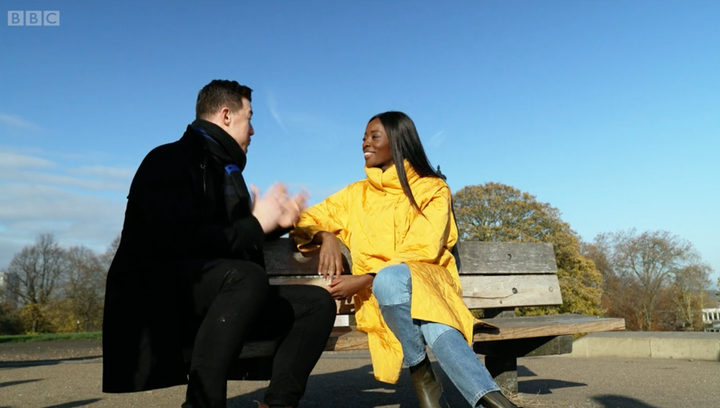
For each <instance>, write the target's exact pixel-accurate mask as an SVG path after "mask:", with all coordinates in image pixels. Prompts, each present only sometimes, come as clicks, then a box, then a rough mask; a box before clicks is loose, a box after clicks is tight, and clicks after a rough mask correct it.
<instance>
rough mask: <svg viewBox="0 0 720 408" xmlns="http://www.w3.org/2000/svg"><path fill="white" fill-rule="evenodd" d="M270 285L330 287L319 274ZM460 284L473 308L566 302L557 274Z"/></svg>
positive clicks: (344, 307)
mask: <svg viewBox="0 0 720 408" xmlns="http://www.w3.org/2000/svg"><path fill="white" fill-rule="evenodd" d="M270 284H271V285H315V286H320V287H323V288H325V287H327V285H326V283H325V281H324V280H323V279H322V278H319V277H317V275H314V276H283V277H272V278H270ZM460 284H461V285H462V287H463V300H464V301H465V304H466V305H467V307H468V308H469V309H486V308H497V307H523V306H554V305H560V304H562V296H561V293H560V284H559V282H558V278H557V275H509V276H505V275H495V276H480V275H477V276H466V275H463V276H461V277H460ZM513 289H514V290H515V293H513ZM354 311H355V309H354V306H353V304H352V302H347V301H338V313H340V314H348V313H354Z"/></svg>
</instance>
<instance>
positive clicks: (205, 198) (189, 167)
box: [103, 121, 264, 392]
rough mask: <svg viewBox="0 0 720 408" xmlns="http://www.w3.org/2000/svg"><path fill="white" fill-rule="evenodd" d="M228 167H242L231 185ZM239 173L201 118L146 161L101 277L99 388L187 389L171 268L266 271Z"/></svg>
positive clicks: (236, 159)
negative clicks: (239, 264) (192, 265)
mask: <svg viewBox="0 0 720 408" xmlns="http://www.w3.org/2000/svg"><path fill="white" fill-rule="evenodd" d="M228 164H235V165H236V166H237V168H238V169H239V170H240V171H239V172H237V173H236V174H234V176H236V178H235V180H234V181H235V183H230V182H229V180H230V179H229V177H228V176H227V175H226V170H225V166H226V165H228ZM244 167H245V154H244V152H243V151H242V150H241V149H240V147H239V145H238V144H237V143H236V142H235V141H234V140H233V139H232V138H231V137H230V136H229V135H228V134H227V133H226V132H224V131H223V130H222V129H221V128H219V127H218V126H216V125H214V124H212V123H209V122H205V121H195V122H193V124H192V125H191V126H188V128H187V131H186V132H185V134H184V135H183V137H182V138H181V139H180V140H178V141H176V142H174V143H170V144H166V145H163V146H159V147H157V148H155V149H154V150H152V151H151V152H150V153H149V154H148V155H147V156H146V157H145V159H144V160H143V162H142V164H141V165H140V167H139V168H138V171H137V173H136V174H135V178H134V179H133V182H132V185H131V187H130V193H129V195H128V203H127V209H126V212H125V222H124V225H123V231H122V238H121V241H120V246H119V248H118V251H117V254H116V256H115V258H114V260H113V263H112V266H111V267H110V271H109V273H108V277H107V288H106V295H105V315H104V321H103V391H105V392H131V391H141V390H147V389H153V388H162V387H169V386H174V385H178V384H185V383H187V377H186V375H187V364H186V361H185V360H186V359H185V358H184V356H183V351H184V350H183V348H184V347H185V353H186V354H185V355H187V347H188V344H187V339H188V335H187V333H186V327H184V323H182V318H181V317H180V313H179V310H180V308H181V307H182V305H181V304H180V303H181V302H180V299H179V297H178V296H177V293H179V289H180V288H179V287H178V285H182V284H183V283H182V278H181V277H179V276H178V275H177V274H176V273H175V272H176V270H177V266H174V265H184V264H187V263H188V261H189V260H203V259H207V260H211V259H218V258H233V259H242V260H247V261H252V262H255V263H257V264H259V265H260V266H263V267H264V261H263V255H262V246H263V243H264V234H263V230H262V227H261V226H260V224H259V222H258V221H257V219H256V218H255V217H254V216H253V215H252V212H251V203H250V197H249V194H248V191H247V187H246V186H245V183H244V180H242V176H241V175H240V174H241V171H242V169H243V168H244ZM233 187H235V188H233ZM228 196H231V197H232V198H233V200H231V201H232V202H233V203H234V204H233V205H232V208H231V209H228V204H227V202H228ZM230 212H231V213H232V214H231V215H229V213H230ZM231 220H232V221H231Z"/></svg>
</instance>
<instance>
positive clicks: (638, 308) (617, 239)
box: [587, 229, 712, 330]
mask: <svg viewBox="0 0 720 408" xmlns="http://www.w3.org/2000/svg"><path fill="white" fill-rule="evenodd" d="M592 248H594V250H595V251H596V252H595V253H594V254H593V253H592V251H588V252H587V255H588V256H589V257H591V258H593V259H594V260H595V261H596V262H599V264H601V265H605V266H604V267H603V268H601V271H602V273H603V278H604V282H605V288H604V289H605V298H604V301H603V304H606V305H608V306H609V308H608V312H609V313H608V314H609V315H612V316H621V317H625V318H626V322H627V326H628V328H629V329H631V330H658V329H662V330H677V329H680V328H685V329H692V328H696V329H697V328H698V327H699V326H698V325H699V323H698V319H699V315H700V313H701V311H700V309H701V308H702V305H703V303H704V292H705V291H706V290H707V289H708V287H709V283H710V282H709V279H708V276H709V274H710V273H711V272H712V268H710V266H709V265H707V264H706V263H704V262H702V259H701V257H700V254H699V253H698V252H697V251H696V250H695V248H694V247H693V245H692V244H691V243H690V242H688V241H685V240H683V239H681V238H679V237H678V236H675V235H672V234H670V233H669V232H667V231H648V232H643V233H641V234H638V233H637V231H636V230H635V229H631V230H628V231H620V232H616V233H606V234H600V235H598V236H597V237H596V238H595V240H594V242H593V245H592ZM605 260H607V263H605Z"/></svg>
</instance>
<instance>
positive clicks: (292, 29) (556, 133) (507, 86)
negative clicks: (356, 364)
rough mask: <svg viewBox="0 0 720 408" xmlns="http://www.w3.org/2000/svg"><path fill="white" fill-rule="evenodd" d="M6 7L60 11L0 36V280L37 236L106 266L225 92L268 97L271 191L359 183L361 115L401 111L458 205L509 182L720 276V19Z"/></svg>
mask: <svg viewBox="0 0 720 408" xmlns="http://www.w3.org/2000/svg"><path fill="white" fill-rule="evenodd" d="M0 4H2V5H3V6H4V7H3V8H4V9H5V10H6V11H11V10H58V11H60V25H59V26H55V27H46V26H40V27H27V26H22V27H19V26H8V25H7V24H6V23H5V22H3V24H0V56H1V57H0V269H2V268H4V267H5V266H6V265H7V264H8V263H9V262H10V260H11V258H12V255H13V254H14V253H15V252H16V251H17V250H19V249H20V248H22V247H23V246H24V245H28V244H31V243H33V242H34V239H35V238H36V236H37V235H38V234H39V233H42V232H54V233H55V234H56V236H57V238H58V240H59V241H60V243H61V244H63V245H68V246H69V245H78V244H83V245H86V246H89V247H91V248H93V249H96V250H99V251H100V250H103V249H104V248H105V247H106V246H107V245H108V244H109V243H110V242H111V241H112V239H113V238H114V237H115V236H116V235H117V234H118V233H119V232H120V230H121V227H122V220H123V214H124V208H125V196H126V194H127V190H128V187H129V184H130V181H131V179H132V175H133V174H134V171H135V169H136V168H137V166H138V164H139V163H140V161H141V160H142V158H143V157H144V155H145V154H146V153H147V152H148V151H149V150H150V149H152V148H153V147H155V146H157V145H159V144H163V143H167V142H171V141H174V140H176V139H178V138H179V137H180V136H181V134H182V132H183V131H184V129H185V127H186V125H187V124H188V123H189V122H191V121H192V119H193V116H194V103H195V98H196V95H197V92H198V90H199V89H200V88H201V87H202V86H203V85H205V84H206V83H207V82H209V81H210V80H211V79H215V78H223V79H235V80H238V81H239V82H240V83H243V84H247V85H249V86H250V87H251V88H253V89H254V94H253V108H254V111H255V116H254V119H253V123H254V126H255V129H256V134H255V136H254V137H253V143H252V145H251V146H250V151H249V164H248V167H247V169H246V179H247V180H248V182H251V183H254V184H256V185H258V186H259V187H260V188H261V189H265V188H267V187H268V186H269V185H270V184H271V183H272V182H273V181H275V180H284V181H285V182H287V183H289V184H290V186H291V187H292V188H294V189H298V188H300V187H301V186H304V187H305V188H306V189H307V190H309V191H310V193H311V194H312V201H313V202H317V201H319V200H321V199H323V198H324V197H326V196H327V195H329V194H331V193H332V192H334V191H336V190H338V189H339V188H341V187H343V186H345V185H346V184H348V183H350V182H352V181H355V180H358V179H360V178H362V177H364V173H363V158H362V152H361V147H360V144H361V137H362V133H363V131H364V127H365V124H366V123H367V120H368V119H369V118H370V117H371V116H372V115H374V114H376V113H379V112H383V111H386V110H402V111H404V112H406V113H408V114H409V115H410V116H411V117H412V118H413V119H414V121H415V123H416V125H417V127H418V130H419V132H420V136H421V138H422V140H423V141H424V144H425V147H426V149H427V150H428V154H429V156H430V160H431V162H432V163H433V164H435V165H440V166H441V167H442V170H443V172H444V173H445V174H446V175H447V176H448V182H449V184H450V187H451V188H452V190H453V192H455V191H457V190H459V189H460V188H462V187H464V186H467V185H476V184H483V183H486V182H490V181H492V182H498V183H503V184H508V185H511V186H513V187H515V188H518V189H520V190H522V191H527V192H529V193H531V194H533V195H535V196H536V197H537V199H538V200H540V201H542V202H547V203H550V204H551V205H552V206H554V207H557V208H558V209H560V211H561V212H562V216H563V219H564V220H565V221H567V222H568V223H570V225H571V226H572V228H573V229H574V230H575V231H577V232H578V234H580V235H581V237H582V238H583V239H585V240H588V241H589V240H592V239H593V237H594V236H595V235H596V234H598V233H601V232H614V231H618V230H622V229H628V228H633V227H634V228H637V229H638V230H639V231H646V230H667V231H670V232H671V233H673V234H676V235H678V236H680V237H682V238H684V239H686V240H689V241H690V242H692V243H693V244H694V246H695V247H696V248H697V249H698V250H699V251H700V253H701V254H702V257H703V259H704V260H705V261H707V262H709V263H710V264H711V265H712V267H713V268H714V269H715V271H716V272H715V274H714V276H715V278H714V280H717V271H720V239H718V232H719V231H720V217H718V201H720V192H719V191H718V190H719V189H718V187H719V186H720V183H718V179H719V176H720V164H718V163H720V160H718V159H717V156H718V152H719V151H720V142H718V140H719V138H720V134H719V133H720V132H719V131H720V76H718V72H720V25H718V23H717V21H718V18H720V2H717V1H713V0H709V1H703V0H694V1H692V2H687V1H680V0H678V1H671V0H662V1H658V0H650V1H641V0H632V1H613V0H606V1H570V0H564V1H552V0H546V1H531V0H527V1H522V0H516V1H490V0H485V1H482V0H475V1H443V2H441V1H438V0H420V1H412V2H411V1H373V0H370V1H352V2H351V1H304V0H296V1H283V0H272V1H263V2H261V1H209V2H203V3H201V2H199V1H193V2H188V1H184V2H183V1H175V2H172V3H171V2H166V3H162V2H152V3H151V2H140V1H122V2H119V1H27V0H25V1H0ZM171 5H172V6H171ZM5 14H6V12H3V15H5Z"/></svg>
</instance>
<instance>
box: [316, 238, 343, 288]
mask: <svg viewBox="0 0 720 408" xmlns="http://www.w3.org/2000/svg"><path fill="white" fill-rule="evenodd" d="M313 241H314V242H316V243H320V244H321V246H320V255H319V257H320V259H319V261H318V275H322V277H323V279H325V280H330V281H332V280H333V279H336V278H338V277H340V274H342V272H343V264H342V252H341V251H340V241H338V239H337V237H335V235H334V234H332V233H329V232H327V231H321V232H318V233H317V234H315V237H313Z"/></svg>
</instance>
